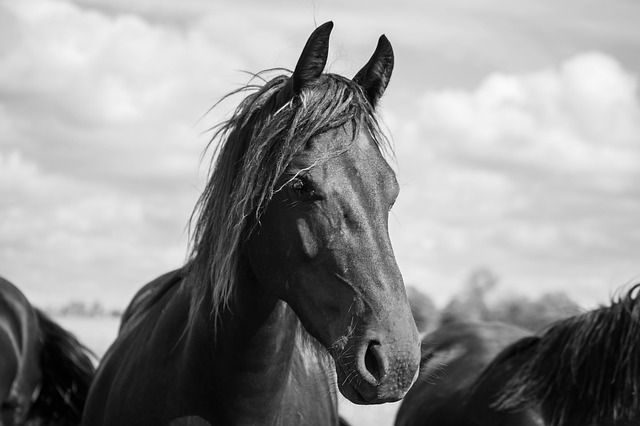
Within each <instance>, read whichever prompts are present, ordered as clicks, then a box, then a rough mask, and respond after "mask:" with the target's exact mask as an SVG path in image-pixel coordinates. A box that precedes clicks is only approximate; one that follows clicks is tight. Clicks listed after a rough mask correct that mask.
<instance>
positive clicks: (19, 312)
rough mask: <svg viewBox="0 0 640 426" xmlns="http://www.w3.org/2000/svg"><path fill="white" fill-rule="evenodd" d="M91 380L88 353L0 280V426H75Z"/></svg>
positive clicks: (6, 282) (9, 285)
mask: <svg viewBox="0 0 640 426" xmlns="http://www.w3.org/2000/svg"><path fill="white" fill-rule="evenodd" d="M92 375H93V365H92V363H91V359H90V358H89V354H88V351H87V350H86V349H85V348H84V346H82V345H81V344H80V343H79V342H78V341H77V340H76V339H75V338H74V337H73V336H72V335H71V334H69V333H68V332H66V331H65V330H63V329H62V328H61V327H60V326H58V325H57V324H55V323H54V322H53V321H51V320H50V319H49V318H47V317H46V315H44V314H43V313H42V312H40V311H39V310H37V309H35V308H34V307H33V306H31V304H30V303H29V301H28V300H27V298H26V297H25V296H24V295H23V294H22V292H20V290H18V289H17V288H16V287H15V286H14V285H13V284H11V283H10V282H9V281H7V280H5V279H3V278H1V277H0V403H1V404H2V408H1V417H0V425H21V424H25V422H27V421H31V420H34V421H37V422H39V424H43V425H49V424H50V425H73V424H76V425H77V424H79V423H80V415H81V413H82V408H83V405H84V401H85V398H86V395H87V392H88V390H89V383H90V380H91V377H92Z"/></svg>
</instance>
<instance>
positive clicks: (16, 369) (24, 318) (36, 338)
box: [0, 277, 42, 418]
mask: <svg viewBox="0 0 640 426" xmlns="http://www.w3.org/2000/svg"><path fill="white" fill-rule="evenodd" d="M0 334H1V335H2V336H1V337H0V370H1V371H0V380H2V383H0V398H1V399H2V400H0V403H2V404H4V406H5V407H11V410H13V411H14V412H15V414H13V416H14V418H22V417H23V416H26V412H27V411H28V409H29V407H30V405H31V396H32V394H33V392H34V391H35V389H36V388H37V386H38V383H39V382H40V378H41V375H42V372H41V370H40V346H41V343H40V330H39V326H38V319H37V316H36V313H35V310H34V308H33V307H32V306H31V304H30V303H29V301H28V300H27V298H26V296H25V295H24V294H23V293H22V292H21V291H20V290H19V289H18V288H17V287H16V286H15V285H13V284H12V283H11V282H9V281H8V280H6V279H4V278H2V277H0ZM16 416H17V417H16Z"/></svg>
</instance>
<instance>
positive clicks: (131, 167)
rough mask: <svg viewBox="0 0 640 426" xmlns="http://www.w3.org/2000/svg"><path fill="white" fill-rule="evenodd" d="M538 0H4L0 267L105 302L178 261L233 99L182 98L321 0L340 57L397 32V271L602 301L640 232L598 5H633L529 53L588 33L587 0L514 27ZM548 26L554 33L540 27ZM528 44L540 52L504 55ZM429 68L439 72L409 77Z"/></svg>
mask: <svg viewBox="0 0 640 426" xmlns="http://www.w3.org/2000/svg"><path fill="white" fill-rule="evenodd" d="M556 3H557V2H556ZM556 3H553V5H554V6H551V2H549V4H547V5H546V6H544V7H539V6H536V7H532V8H531V9H532V10H528V11H527V13H524V14H522V13H521V9H520V8H519V9H518V13H515V12H514V11H512V10H510V9H508V8H505V7H504V6H505V3H504V2H502V1H498V0H496V1H495V2H492V5H493V6H492V7H491V8H482V10H480V9H479V8H477V7H476V6H473V5H470V4H467V3H466V2H465V1H458V2H455V5H454V6H455V7H452V6H450V4H449V3H447V4H446V5H444V4H443V5H439V6H437V7H436V6H434V5H429V7H428V10H427V9H426V6H424V5H419V4H408V3H407V8H399V7H398V6H397V5H393V6H389V5H382V4H381V5H380V8H378V7H376V8H373V9H375V10H370V11H369V12H367V13H363V12H362V10H363V9H362V8H361V7H360V6H358V5H355V4H353V5H352V4H350V5H349V7H344V5H340V7H339V8H338V5H337V4H334V3H332V2H321V3H319V4H318V5H317V9H316V7H315V5H304V6H301V7H299V8H293V7H286V8H280V7H273V5H271V4H270V5H269V6H268V7H265V6H264V5H262V3H259V2H251V3H247V4H242V5H236V4H235V3H234V4H231V3H229V4H225V5H224V6H220V5H212V3H206V2H204V3H203V2H199V1H190V2H189V3H188V4H186V5H183V4H181V5H180V7H179V8H178V9H180V10H177V6H175V4H173V3H171V2H162V3H161V4H158V2H147V1H144V2H135V3H132V2H122V1H120V2H105V1H102V0H96V1H92V2H78V3H73V2H63V1H24V2H4V3H2V4H0V273H2V274H5V275H7V276H8V277H9V278H15V280H16V281H17V284H19V285H21V286H23V287H24V288H26V289H27V290H28V292H29V294H30V295H33V296H34V297H36V298H37V300H38V301H41V302H45V301H47V300H49V299H50V298H51V297H56V298H67V297H68V296H69V295H74V296H77V297H80V298H85V299H86V298H91V297H96V298H98V297H99V298H103V299H105V300H107V301H110V302H111V303H113V304H118V305H120V306H122V305H124V304H125V303H126V302H127V300H128V298H129V297H130V296H131V294H132V293H133V292H134V291H135V289H136V288H137V287H138V286H140V285H141V284H142V283H144V282H145V281H147V280H149V279H151V278H153V277H154V276H155V275H157V274H159V273H162V272H163V271H165V270H167V269H169V268H172V267H175V266H178V265H179V264H180V263H181V261H182V260H183V259H184V254H185V251H186V241H185V239H186V238H185V232H184V230H185V225H186V222H187V219H188V216H189V213H190V212H191V208H192V206H193V204H194V202H195V199H196V198H197V196H198V195H199V192H200V189H201V187H202V184H203V182H204V174H205V173H204V172H205V171H206V170H204V169H205V168H206V166H201V167H200V169H201V170H198V164H199V163H200V154H201V151H202V148H203V147H204V146H205V144H206V142H207V135H206V134H204V135H203V134H202V132H203V130H205V129H206V128H207V127H208V126H209V125H211V124H212V123H215V122H217V121H218V120H219V119H220V118H221V117H222V115H223V114H224V113H225V112H226V110H228V109H229V108H230V107H232V106H233V102H231V103H229V104H227V105H223V107H222V108H221V109H218V110H216V111H214V112H213V113H212V114H209V115H207V116H206V117H205V118H203V119H200V120H199V118H200V117H202V115H203V113H204V112H205V111H206V110H207V109H208V108H209V107H210V106H211V105H212V104H213V103H214V102H215V100H216V99H217V98H218V97H220V96H221V95H223V94H224V93H226V92H228V91H229V90H231V89H233V88H235V87H238V86H239V84H241V83H244V82H245V80H246V78H245V76H243V75H241V74H240V73H238V72H237V70H241V69H246V70H259V69H263V68H268V67H271V66H288V67H292V66H293V65H294V61H295V59H296V58H297V55H298V54H299V50H300V48H301V46H302V44H303V42H304V40H305V38H306V36H307V35H308V33H309V30H310V29H311V28H312V27H313V23H314V20H315V21H317V22H323V21H324V20H326V19H330V18H331V19H334V20H335V21H336V29H335V31H334V35H333V39H332V46H331V51H330V60H329V67H330V69H331V70H334V71H336V72H339V73H343V69H342V66H343V65H345V63H346V67H347V68H349V70H348V71H344V73H345V74H346V75H351V74H353V73H354V72H355V71H356V70H357V69H358V68H359V67H360V66H361V65H362V63H364V61H365V60H366V58H367V57H368V55H369V54H370V53H371V50H372V49H373V45H374V42H375V39H376V38H377V36H378V35H379V34H380V33H381V32H387V34H388V35H389V36H390V38H391V39H392V41H393V43H394V48H395V49H396V52H397V58H398V60H397V67H396V72H395V75H394V78H393V81H392V84H391V87H390V90H389V93H388V94H387V95H386V96H385V107H388V108H386V111H387V115H388V117H389V124H390V127H391V128H392V129H393V130H394V136H395V139H396V140H398V144H397V154H398V163H399V178H400V181H401V183H402V186H403V191H402V194H401V197H400V199H399V202H398V205H397V207H396V208H395V209H394V210H395V212H394V214H393V216H392V238H393V240H394V244H395V248H396V251H397V253H398V259H399V262H400V264H401V267H402V270H403V272H404V274H405V276H406V278H407V281H408V282H411V283H418V284H422V285H424V286H425V288H426V289H427V290H429V291H430V294H431V295H433V296H434V297H436V298H438V299H439V300H440V301H442V300H443V299H444V298H446V297H447V296H448V295H450V294H451V293H452V292H453V291H455V289H456V285H457V284H459V283H460V282H461V281H462V280H463V279H464V276H465V274H466V273H467V271H468V269H469V268H471V267H472V266H474V265H477V264H486V265H489V266H492V267H494V268H495V269H496V271H497V272H498V273H499V274H501V275H502V276H503V277H504V280H505V285H512V284H513V286H515V287H522V288H525V289H526V290H528V291H538V290H536V289H535V287H536V286H539V287H540V288H541V289H544V288H550V287H553V286H558V285H561V284H562V283H564V284H566V285H572V284H575V285H576V287H575V290H574V293H576V294H578V293H581V294H582V295H583V296H584V298H585V299H584V300H587V299H588V301H592V300H600V301H603V299H604V297H606V294H603V289H602V286H603V285H609V284H610V285H612V286H613V285H618V284H621V283H622V282H623V281H624V280H626V279H627V278H629V276H630V275H631V274H633V273H637V272H636V271H637V269H634V268H636V267H635V262H636V260H635V259H633V253H638V251H639V249H640V245H639V244H638V241H639V240H640V237H639V236H638V233H637V231H635V229H638V226H637V220H636V219H635V216H636V215H635V214H634V213H635V212H637V211H638V207H639V206H638V201H637V200H638V199H639V198H640V197H638V195H639V194H638V189H637V185H633V182H637V181H638V172H637V170H638V169H640V168H639V167H637V165H638V151H637V148H636V145H637V141H638V134H639V132H638V100H637V79H636V77H635V76H634V75H631V74H630V73H629V71H628V69H629V66H628V64H629V63H637V62H633V61H637V59H634V58H636V56H637V55H629V54H628V52H632V53H634V52H635V51H636V50H637V49H632V48H628V46H635V45H634V44H633V43H632V44H629V43H631V42H630V41H629V40H636V39H637V26H632V25H630V24H628V22H631V21H633V20H632V19H631V18H625V19H624V20H623V21H624V22H623V24H619V25H618V26H619V27H620V28H617V27H616V28H615V29H613V28H611V26H610V24H607V22H609V20H610V19H613V17H614V15H615V16H616V17H617V16H618V15H620V16H622V15H624V16H627V17H630V16H632V13H627V11H626V9H624V8H623V9H620V7H619V5H617V6H616V7H614V9H615V10H614V11H612V12H611V16H608V17H607V20H605V21H606V22H605V21H602V22H601V21H599V24H598V25H600V26H599V27H597V28H598V30H597V31H598V32H599V33H603V32H606V37H603V38H602V40H605V41H602V40H600V39H599V40H600V41H599V42H598V43H600V45H606V46H605V47H607V46H612V47H611V51H613V52H622V53H621V55H611V54H605V53H597V52H594V53H587V54H580V55H577V56H576V55H574V56H571V57H570V58H569V59H567V60H566V61H563V62H561V63H557V66H554V67H550V66H546V65H544V66H543V65H540V64H545V63H548V61H549V60H550V59H549V58H551V60H553V61H556V58H557V57H560V56H563V57H566V56H567V55H566V54H565V53H566V52H567V51H568V52H573V51H575V50H576V49H578V48H581V47H584V46H585V45H588V44H589V43H591V41H590V40H592V39H593V37H595V36H594V35H593V34H594V33H593V31H591V30H589V31H583V30H581V28H583V27H582V26H580V25H574V26H572V24H571V22H577V21H579V22H592V21H593V20H589V19H587V18H588V17H589V16H592V15H594V14H595V15H597V14H598V11H599V8H598V7H596V6H597V5H594V3H593V2H592V3H589V7H588V8H585V9H583V8H580V11H579V13H578V15H579V16H578V17H577V18H575V19H577V21H571V22H564V21H563V20H554V21H553V26H552V27H553V28H551V29H549V32H544V34H538V33H535V34H534V36H532V35H531V33H530V32H528V31H529V30H530V28H531V27H534V26H535V25H536V24H535V23H536V22H537V23H544V25H545V28H548V27H549V25H547V24H548V23H549V22H550V21H549V19H548V18H549V14H550V13H552V12H553V13H555V11H556V9H555V7H560V6H555V4H556ZM409 6H410V7H409ZM562 7H567V8H568V6H562ZM607 7H608V8H609V9H608V10H611V8H612V7H613V6H610V5H608V6H607ZM369 9H371V8H369ZM586 9H588V11H586V12H585V10H586ZM529 12H531V13H529ZM587 12H588V13H587ZM478 14H480V15H478ZM585 14H586V15H585ZM408 15H412V16H413V18H412V19H409V18H408ZM423 15H424V17H425V19H426V20H427V21H428V25H427V24H425V22H427V21H425V20H423V19H422V16H423ZM534 15H535V16H534ZM565 15H566V14H565ZM523 16H526V17H527V19H531V21H530V26H524V25H522V19H523ZM572 16H573V15H572ZM372 17H381V19H372ZM417 17H419V18H420V19H418V18H417ZM383 18H384V19H383ZM373 21H375V22H376V24H375V25H374V24H371V22H373ZM528 22H529V21H528ZM616 22H622V21H618V20H616ZM632 23H633V24H635V21H633V22H632ZM607 25H609V26H607ZM568 27H571V28H568ZM604 27H606V28H605V29H607V28H608V29H609V30H607V31H604V29H602V28H604ZM589 28H591V27H589ZM521 29H522V31H521ZM601 30H602V31H601ZM594 31H595V30H594ZM569 33H570V34H572V36H571V37H573V38H571V37H569V36H566V34H569ZM505 34H509V37H505ZM560 36H561V37H560ZM544 37H547V38H548V39H549V40H554V43H551V42H549V43H548V45H545V46H541V44H542V43H541V42H540V40H542V39H544ZM563 37H564V38H563ZM574 38H575V40H574ZM555 40H560V41H558V42H557V43H556V42H555ZM576 40H578V41H576ZM625 40H626V41H625ZM479 41H480V42H479ZM623 41H624V43H627V44H624V43H622V42H623ZM598 43H595V44H596V45H597V44H598ZM479 44H482V47H483V48H482V49H479V48H478V45H479ZM567 46H568V47H567ZM625 46H627V47H625ZM627 51H628V52H627ZM624 52H627V54H624ZM621 57H623V58H624V57H626V58H627V60H626V61H622V60H620V58H621ZM629 58H632V60H630V59H629ZM556 62H557V61H556ZM554 63H555V62H554ZM514 64H516V65H517V66H516V65H514ZM532 64H537V65H535V66H536V67H537V68H539V69H540V70H539V71H536V72H515V71H514V68H516V69H531V66H532ZM622 64H624V66H623V65H622ZM496 69H501V70H503V72H491V73H490V74H489V75H488V76H487V70H496ZM485 76H486V77H485ZM479 79H480V80H481V81H480V80H479ZM478 81H480V82H479V83H478V84H477V85H476V86H473V87H472V86H470V85H471V84H472V83H473V84H475V83H476V82H478ZM442 82H446V83H447V86H445V87H449V88H448V89H442V88H440V89H438V90H435V89H433V90H427V88H433V87H439V84H442ZM470 82H472V83H470ZM469 87H471V88H469ZM419 94H422V95H421V96H419V101H418V102H417V103H412V101H413V100H414V99H415V97H416V95H419ZM406 105H409V106H410V107H409V108H406ZM394 114H397V115H394ZM204 164H205V165H206V164H207V163H206V162H205V163H204ZM598 286H599V287H598ZM51 288H55V289H56V290H59V291H56V292H55V294H53V296H52V292H51Z"/></svg>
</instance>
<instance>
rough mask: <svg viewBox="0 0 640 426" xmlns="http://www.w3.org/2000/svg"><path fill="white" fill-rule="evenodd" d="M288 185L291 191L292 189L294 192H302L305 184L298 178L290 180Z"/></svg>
mask: <svg viewBox="0 0 640 426" xmlns="http://www.w3.org/2000/svg"><path fill="white" fill-rule="evenodd" d="M289 185H290V186H291V189H294V190H296V191H303V190H304V189H305V184H304V182H303V181H302V179H300V178H295V179H293V180H291V183H290V184H289Z"/></svg>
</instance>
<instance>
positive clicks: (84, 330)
mask: <svg viewBox="0 0 640 426" xmlns="http://www.w3.org/2000/svg"><path fill="white" fill-rule="evenodd" d="M54 319H55V320H56V321H57V322H58V323H59V324H60V325H62V326H63V327H65V328H66V329H67V330H69V331H71V332H73V333H74V334H75V335H76V336H77V337H78V339H80V340H81V341H82V342H83V343H84V344H85V345H87V346H88V347H89V348H90V349H91V350H92V351H93V352H94V353H95V354H96V355H97V356H98V357H100V356H102V355H103V354H104V352H105V351H106V350H107V348H108V347H109V345H110V344H111V342H113V340H114V339H115V337H116V335H117V333H118V325H119V319H117V318H111V317H97V318H89V317H73V316H66V317H54ZM398 406H399V403H393V404H383V405H369V406H359V405H355V404H352V403H350V402H349V401H347V400H346V399H344V398H342V396H340V414H341V415H342V416H343V417H344V418H345V419H347V420H348V421H349V423H351V425H352V426H391V425H393V419H394V417H395V413H396V411H397V409H398Z"/></svg>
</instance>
